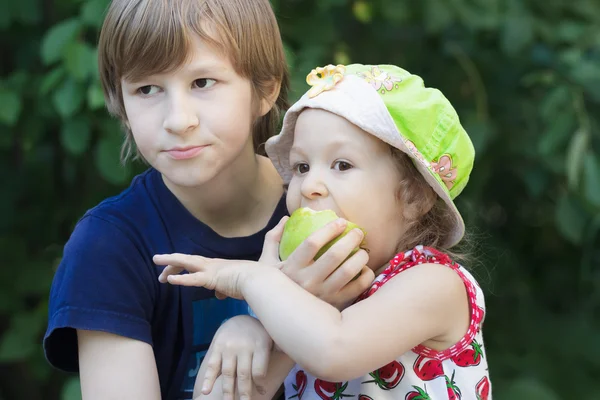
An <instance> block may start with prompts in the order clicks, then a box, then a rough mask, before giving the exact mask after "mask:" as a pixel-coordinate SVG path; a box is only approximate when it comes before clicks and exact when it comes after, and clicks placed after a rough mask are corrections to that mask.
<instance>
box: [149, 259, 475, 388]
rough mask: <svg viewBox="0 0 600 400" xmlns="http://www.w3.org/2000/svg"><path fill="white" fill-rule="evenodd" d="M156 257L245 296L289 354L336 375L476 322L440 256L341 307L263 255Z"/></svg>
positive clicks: (192, 281) (443, 341) (179, 280)
mask: <svg viewBox="0 0 600 400" xmlns="http://www.w3.org/2000/svg"><path fill="white" fill-rule="evenodd" d="M357 254H359V253H357ZM356 256H357V255H356V254H355V255H354V256H353V257H356ZM155 262H157V263H158V264H162V265H166V264H169V265H170V266H172V267H167V268H166V269H165V271H167V274H168V273H169V271H177V270H178V268H185V269H187V270H188V271H189V272H191V273H190V274H187V275H171V276H169V277H168V281H169V282H170V283H173V284H181V285H189V286H205V287H207V288H210V289H217V290H219V291H221V292H223V293H226V294H227V295H229V296H231V297H237V298H244V299H245V300H246V301H247V302H248V304H249V305H250V307H252V309H253V310H254V312H255V313H256V315H257V316H258V318H259V320H260V321H261V322H262V324H263V325H264V327H265V329H266V330H267V332H268V333H269V334H270V335H271V337H272V338H273V340H274V341H275V343H276V344H277V345H278V346H279V347H280V348H281V349H282V350H283V351H284V352H285V353H286V354H288V355H289V356H290V357H291V358H292V359H293V360H294V361H296V362H297V363H298V364H300V365H302V366H303V367H304V368H306V369H307V370H308V371H309V372H311V373H312V374H313V375H315V376H318V377H319V378H321V379H325V380H328V381H343V380H347V379H351V378H355V377H356V376H360V375H363V374H365V373H366V372H368V371H372V370H375V369H377V368H379V367H381V366H382V365H385V364H387V363H389V362H390V361H392V360H394V359H395V358H397V357H398V356H400V355H401V354H403V353H405V352H407V351H409V350H410V349H412V348H413V347H414V346H416V345H418V344H421V343H424V342H427V341H429V340H435V341H437V342H439V343H440V345H441V346H445V347H449V346H450V345H452V344H453V342H454V341H457V340H458V339H459V338H460V337H462V335H464V333H465V332H466V331H467V328H468V325H469V303H468V297H467V291H466V288H465V285H464V283H463V281H462V279H461V278H460V277H459V276H458V274H457V273H456V272H454V271H453V270H452V269H450V268H448V267H446V266H442V265H438V264H422V265H418V266H415V267H412V268H410V269H408V270H406V271H403V272H402V273H400V274H398V275H396V276H395V277H394V278H392V279H391V280H390V281H389V282H387V283H386V284H385V285H384V286H382V287H381V288H380V289H379V290H378V291H377V292H375V293H374V294H373V295H372V296H371V297H369V298H367V299H365V300H363V301H361V302H359V303H357V304H354V305H352V306H350V307H348V308H346V309H345V310H344V311H342V312H340V311H338V310H337V309H336V308H335V307H333V306H331V305H329V304H327V303H326V302H324V301H322V300H320V299H318V298H315V297H314V296H312V295H311V294H309V293H308V292H306V291H305V290H304V289H302V288H301V287H299V286H297V285H296V284H295V283H294V282H292V281H291V280H290V279H289V278H288V277H287V276H285V274H283V273H282V272H281V271H280V270H278V269H276V268H272V267H270V266H266V265H264V264H261V263H251V262H241V261H232V260H219V259H207V258H203V257H197V256H187V255H182V254H173V255H162V256H155ZM273 299H277V300H276V301H274V300H273Z"/></svg>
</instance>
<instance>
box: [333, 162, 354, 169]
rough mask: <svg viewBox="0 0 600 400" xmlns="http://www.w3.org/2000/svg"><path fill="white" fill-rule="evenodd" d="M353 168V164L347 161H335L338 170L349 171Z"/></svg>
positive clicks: (334, 165) (335, 167)
mask: <svg viewBox="0 0 600 400" xmlns="http://www.w3.org/2000/svg"><path fill="white" fill-rule="evenodd" d="M351 168H352V164H350V163H349V162H347V161H336V162H334V163H333V169H337V170H338V171H347V170H349V169H351Z"/></svg>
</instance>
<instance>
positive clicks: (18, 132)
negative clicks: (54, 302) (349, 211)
mask: <svg viewBox="0 0 600 400" xmlns="http://www.w3.org/2000/svg"><path fill="white" fill-rule="evenodd" d="M107 4H108V0H18V1H14V0H0V9H1V10H2V11H0V35H1V39H0V43H1V50H2V53H1V54H2V61H1V63H0V152H1V153H0V154H1V156H0V181H1V182H2V196H0V254H2V256H3V257H2V258H3V260H2V266H1V267H0V400H8V399H28V400H36V399H64V400H71V399H77V398H79V396H80V395H79V387H78V385H79V383H78V381H77V379H76V377H72V376H67V375H65V374H62V373H59V372H57V371H55V370H52V369H51V368H50V367H48V365H47V364H46V363H45V360H44V358H43V353H42V349H41V346H40V343H41V338H42V335H43V332H44V329H45V324H46V318H47V315H46V314H47V298H48V293H49V287H50V282H51V279H52V276H53V273H54V270H55V268H56V266H57V264H58V262H59V260H60V257H61V254H62V246H63V245H64V243H65V241H66V240H67V238H68V237H69V234H70V231H71V229H72V228H73V225H74V223H75V222H76V221H77V219H78V218H79V217H80V216H81V215H82V213H83V212H84V211H85V210H86V209H88V208H90V207H92V206H93V205H95V204H96V203H97V202H99V201H100V200H102V199H103V198H105V197H106V196H109V195H113V194H116V193H117V192H119V191H120V190H121V189H122V188H123V187H124V186H125V185H126V184H127V182H128V180H129V179H130V178H131V177H132V176H133V174H134V173H135V172H136V171H139V170H141V166H135V165H133V166H128V167H127V168H122V166H121V165H120V164H119V146H120V143H121V140H122V134H121V131H120V128H119V124H118V123H117V122H116V121H115V120H113V119H111V118H109V117H108V115H107V113H106V111H105V109H104V101H103V97H102V92H101V88H100V86H99V82H98V74H97V69H96V40H97V36H98V28H99V26H100V24H101V21H102V17H103V12H104V10H105V8H106V6H107ZM273 5H274V7H275V9H276V12H277V16H278V18H279V22H280V26H281V30H282V34H283V37H284V40H285V44H286V47H287V51H288V59H289V64H290V66H291V69H292V74H293V77H294V80H293V88H294V92H293V98H294V99H295V98H297V97H298V96H299V95H300V94H301V93H302V92H303V91H304V90H305V89H306V86H305V83H304V77H305V76H306V73H307V72H309V71H310V69H312V68H313V67H315V66H318V65H324V64H328V63H349V62H362V63H395V64H398V65H401V66H403V67H405V68H406V69H408V70H410V71H412V72H414V73H417V74H420V75H421V76H423V77H424V79H425V82H426V84H428V85H429V86H435V87H439V88H440V89H441V90H442V91H443V92H444V93H445V94H446V95H447V96H448V97H449V98H450V100H451V101H452V102H453V103H454V104H455V106H456V107H457V109H458V110H459V114H460V115H461V118H462V120H463V122H464V124H465V126H466V128H467V131H468V132H469V133H470V135H471V137H472V139H473V141H474V144H475V147H476V150H477V157H476V165H475V170H474V173H473V175H472V180H471V182H470V184H469V186H468V187H467V189H466V192H465V193H464V194H463V195H461V196H460V197H459V200H458V204H459V207H460V208H461V210H462V211H463V212H464V214H465V218H466V221H467V222H468V225H469V226H470V228H471V230H472V232H474V233H475V235H474V238H475V239H474V240H475V242H476V244H477V248H476V253H475V255H476V257H477V264H478V267H476V268H475V273H476V275H477V276H478V277H479V279H480V280H481V281H482V283H483V286H484V288H485V291H486V293H487V304H488V317H487V320H486V324H485V328H486V330H485V334H486V346H487V349H488V358H489V365H490V370H491V376H492V382H493V385H494V387H493V388H494V396H495V398H496V399H501V400H503V399H531V400H536V399H544V400H553V399H576V398H586V399H592V398H600V383H598V378H597V377H598V376H599V374H600V361H599V360H600V341H599V340H598V337H600V324H599V319H598V314H599V313H598V311H599V305H600V275H599V272H600V133H599V126H598V123H599V119H600V117H599V116H600V3H599V2H598V1H596V0H575V1H561V0H420V1H408V0H373V1H368V0H355V1H352V0H320V1H314V0H302V1H300V0H273ZM424 295H427V294H426V293H424Z"/></svg>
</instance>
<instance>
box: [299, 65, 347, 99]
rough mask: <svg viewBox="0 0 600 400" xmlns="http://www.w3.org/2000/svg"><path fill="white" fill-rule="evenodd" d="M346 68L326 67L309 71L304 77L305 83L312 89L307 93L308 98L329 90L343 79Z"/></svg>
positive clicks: (339, 66)
mask: <svg viewBox="0 0 600 400" xmlns="http://www.w3.org/2000/svg"><path fill="white" fill-rule="evenodd" d="M345 72H346V67H344V66H343V65H331V64H329V65H326V66H325V67H318V68H315V69H313V70H312V71H310V74H308V75H307V76H306V83H308V84H309V85H310V86H312V88H310V90H309V91H308V92H307V94H308V97H310V98H313V97H315V96H317V95H318V94H320V93H323V92H324V91H326V90H331V89H332V88H333V87H334V86H335V85H336V84H337V83H338V82H339V81H341V80H342V78H343V77H344V73H345Z"/></svg>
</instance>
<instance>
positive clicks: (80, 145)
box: [60, 115, 92, 156]
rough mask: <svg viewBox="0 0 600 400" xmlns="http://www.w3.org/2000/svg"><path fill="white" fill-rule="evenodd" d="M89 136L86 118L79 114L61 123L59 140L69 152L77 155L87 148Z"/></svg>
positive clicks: (88, 125)
mask: <svg viewBox="0 0 600 400" xmlns="http://www.w3.org/2000/svg"><path fill="white" fill-rule="evenodd" d="M91 136H92V135H91V129H90V124H89V122H88V118H87V117H85V116H82V115H79V116H77V117H75V118H73V119H70V120H68V121H66V122H65V123H64V124H63V126H62V130H61V132H60V141H61V144H62V146H63V147H64V148H65V149H66V150H67V151H68V152H69V153H71V154H73V155H76V156H77V155H80V154H82V153H83V152H85V151H86V150H87V148H88V145H89V142H90V138H91Z"/></svg>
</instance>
